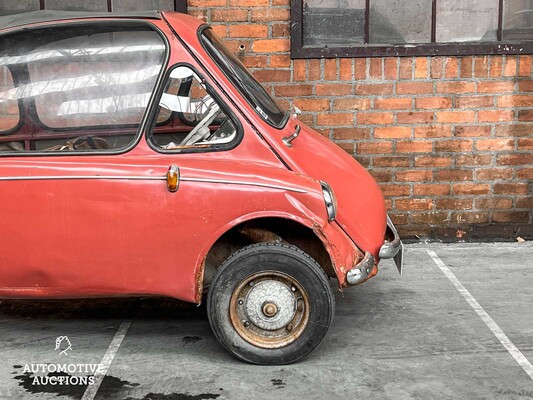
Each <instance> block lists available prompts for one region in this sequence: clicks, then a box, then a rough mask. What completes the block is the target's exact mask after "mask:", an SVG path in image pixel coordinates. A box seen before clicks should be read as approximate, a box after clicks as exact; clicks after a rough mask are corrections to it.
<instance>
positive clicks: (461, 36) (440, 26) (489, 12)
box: [437, 0, 499, 43]
mask: <svg viewBox="0 0 533 400" xmlns="http://www.w3.org/2000/svg"><path fill="white" fill-rule="evenodd" d="M498 4H499V2H498V0H460V1H458V0H439V1H437V42H441V43H446V42H479V41H482V42H495V41H497V31H498V8H499V5H498Z"/></svg>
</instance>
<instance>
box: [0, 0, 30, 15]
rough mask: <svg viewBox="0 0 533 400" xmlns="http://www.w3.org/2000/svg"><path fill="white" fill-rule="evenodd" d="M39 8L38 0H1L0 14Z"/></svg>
mask: <svg viewBox="0 0 533 400" xmlns="http://www.w3.org/2000/svg"><path fill="white" fill-rule="evenodd" d="M38 9H39V0H2V1H0V15H6V14H15V13H21V12H26V11H35V10H38Z"/></svg>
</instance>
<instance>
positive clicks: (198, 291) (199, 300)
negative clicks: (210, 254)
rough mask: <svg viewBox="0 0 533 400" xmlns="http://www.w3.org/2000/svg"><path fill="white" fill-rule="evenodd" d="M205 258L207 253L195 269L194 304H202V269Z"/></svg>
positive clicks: (203, 268)
mask: <svg viewBox="0 0 533 400" xmlns="http://www.w3.org/2000/svg"><path fill="white" fill-rule="evenodd" d="M206 260H207V255H205V256H204V258H203V259H202V262H201V263H200V266H199V268H198V269H197V270H196V277H195V279H196V304H198V305H200V304H202V295H203V292H204V270H205V261H206Z"/></svg>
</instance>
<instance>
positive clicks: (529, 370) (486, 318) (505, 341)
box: [426, 250, 533, 380]
mask: <svg viewBox="0 0 533 400" xmlns="http://www.w3.org/2000/svg"><path fill="white" fill-rule="evenodd" d="M426 252H427V253H428V254H429V256H430V257H431V258H432V259H433V261H434V262H435V264H437V267H439V269H440V270H441V271H442V272H443V273H444V275H446V277H447V278H448V279H449V281H450V282H451V283H452V284H453V285H454V286H455V288H456V289H457V290H458V291H459V293H461V295H462V296H463V297H464V298H465V300H466V301H467V302H468V304H470V307H472V308H473V309H474V311H475V312H476V314H477V315H479V316H480V318H481V319H482V320H483V322H484V323H485V325H487V327H488V328H489V329H490V330H491V332H492V333H493V334H494V336H496V339H498V340H499V341H500V343H501V344H502V345H503V347H505V349H506V350H507V351H508V352H509V354H510V355H511V356H512V357H513V358H514V359H515V361H516V362H517V363H518V364H519V365H520V366H521V367H522V369H523V370H524V371H525V372H526V374H528V375H529V377H530V378H531V379H532V380H533V365H531V363H530V362H529V360H528V359H527V358H526V357H525V356H524V355H523V354H522V352H521V351H520V350H518V348H517V347H516V346H515V345H514V343H513V342H511V339H509V337H508V336H507V335H506V334H505V333H504V332H503V331H502V330H501V328H500V327H499V326H498V324H497V323H496V322H494V320H493V319H492V318H491V316H490V315H489V314H487V312H486V311H485V310H484V309H483V307H481V305H480V304H479V303H478V302H477V300H476V299H475V298H474V296H472V295H471V294H470V292H469V291H468V290H467V289H466V288H465V287H464V286H463V284H462V283H461V282H459V279H457V278H456V277H455V275H454V274H453V272H452V271H450V269H449V268H448V267H447V266H446V264H444V262H442V260H441V259H440V258H439V256H438V255H437V253H435V252H434V251H433V250H426Z"/></svg>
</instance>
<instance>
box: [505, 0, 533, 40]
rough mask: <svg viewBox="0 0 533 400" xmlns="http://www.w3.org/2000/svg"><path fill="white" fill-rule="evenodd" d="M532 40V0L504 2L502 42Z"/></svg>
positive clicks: (509, 0)
mask: <svg viewBox="0 0 533 400" xmlns="http://www.w3.org/2000/svg"><path fill="white" fill-rule="evenodd" d="M520 39H522V40H523V39H525V40H533V0H506V1H505V2H504V9H503V40H520Z"/></svg>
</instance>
